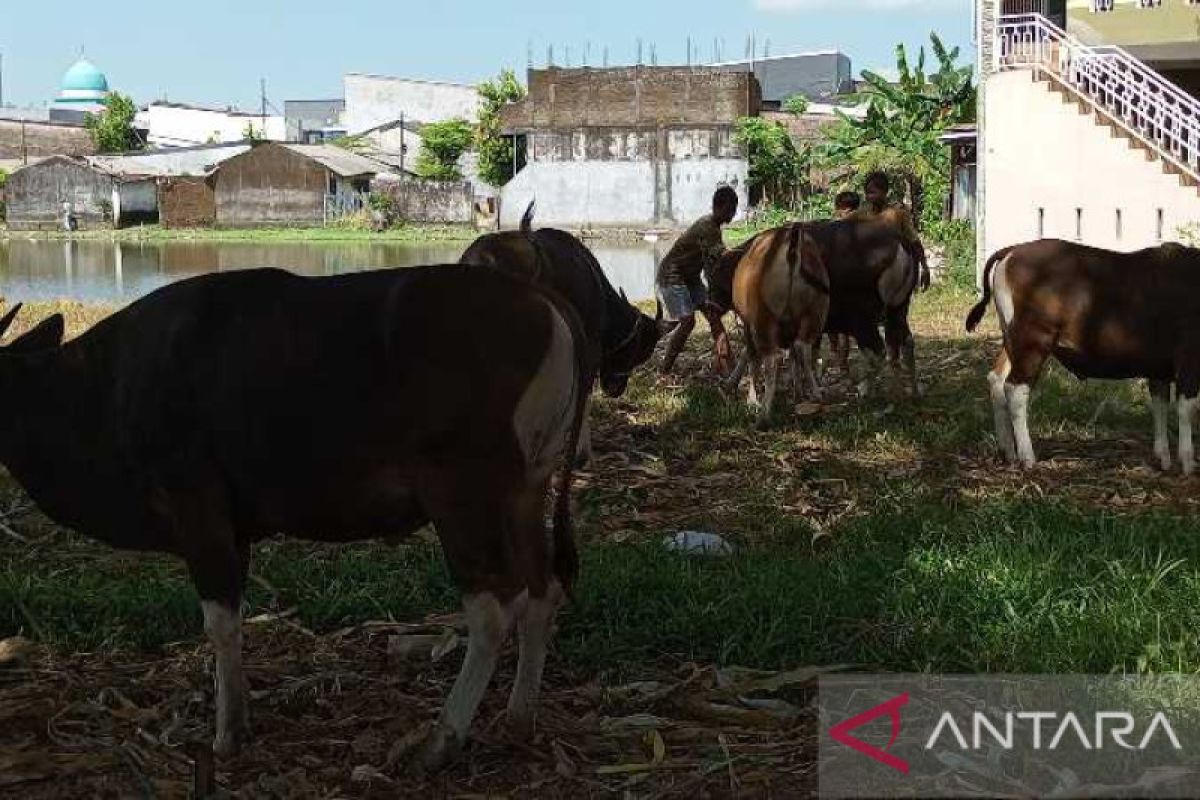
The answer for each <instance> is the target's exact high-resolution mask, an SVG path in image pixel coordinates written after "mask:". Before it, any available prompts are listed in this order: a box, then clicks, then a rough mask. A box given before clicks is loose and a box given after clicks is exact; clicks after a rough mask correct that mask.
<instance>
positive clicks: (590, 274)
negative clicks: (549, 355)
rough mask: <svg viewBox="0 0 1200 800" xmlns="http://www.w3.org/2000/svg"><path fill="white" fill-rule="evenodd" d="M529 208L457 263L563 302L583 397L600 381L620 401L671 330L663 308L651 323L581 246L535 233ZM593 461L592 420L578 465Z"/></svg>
mask: <svg viewBox="0 0 1200 800" xmlns="http://www.w3.org/2000/svg"><path fill="white" fill-rule="evenodd" d="M533 212H534V204H533V203H530V204H529V206H528V207H527V208H526V209H525V214H524V215H523V216H522V217H521V226H520V229H519V230H516V231H504V232H501V233H489V234H486V235H484V236H481V237H479V238H478V239H476V240H475V241H474V242H473V243H472V244H471V245H470V247H468V248H467V249H466V251H465V252H464V253H463V254H462V256H461V257H460V258H459V263H460V264H474V265H478V266H486V267H493V268H497V269H502V270H505V271H508V272H509V273H511V274H514V275H519V276H520V277H522V278H525V279H527V280H530V281H533V282H535V283H537V284H539V285H541V286H543V287H545V288H547V289H550V290H553V291H555V292H557V293H558V294H559V295H561V296H562V297H563V299H565V300H566V301H567V302H568V303H570V304H571V306H572V307H573V308H574V309H575V311H576V312H577V313H578V314H579V317H580V319H581V321H582V325H583V332H584V335H585V338H586V341H587V353H588V364H589V366H588V369H587V371H586V372H585V375H584V382H585V393H586V394H587V395H590V394H591V390H592V387H593V386H594V384H595V383H596V381H597V380H598V381H599V383H600V389H601V391H603V392H604V394H605V395H607V396H608V397H620V396H621V395H623V394H624V393H625V389H626V387H627V386H628V384H629V376H630V375H631V374H632V373H633V371H634V370H635V369H637V368H638V367H639V366H641V365H642V364H644V363H645V362H646V361H648V360H649V359H650V357H651V356H652V355H653V354H654V348H655V347H656V346H657V345H658V340H659V339H660V338H661V337H662V336H663V334H664V333H665V332H666V330H667V327H668V326H667V325H666V323H664V322H663V315H662V305H661V304H658V309H657V314H656V316H655V317H653V318H651V317H649V316H647V315H646V314H643V313H642V312H641V311H639V310H638V309H637V307H636V306H634V305H633V304H632V303H630V302H629V299H628V298H627V297H626V296H625V292H624V291H621V292H618V291H617V290H616V289H614V288H613V285H612V283H610V282H609V280H608V276H606V275H605V274H604V269H603V268H602V267H601V266H600V262H598V261H597V260H596V257H595V256H594V255H593V254H592V251H591V250H589V249H588V248H587V247H586V246H585V245H584V244H583V242H581V241H579V239H577V238H576V237H574V236H572V235H571V234H569V233H567V232H565V231H560V230H557V229H554V228H539V229H538V230H534V229H533ZM590 455H591V435H590V426H589V425H588V415H587V414H586V413H585V415H584V428H583V434H582V436H581V437H580V453H579V460H580V462H581V463H583V462H586V461H587V460H588V458H589V457H590Z"/></svg>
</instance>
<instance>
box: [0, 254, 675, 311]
mask: <svg viewBox="0 0 1200 800" xmlns="http://www.w3.org/2000/svg"><path fill="white" fill-rule="evenodd" d="M466 245H467V243H466V242H429V243H413V242H328V241H325V242H264V243H258V242H244V241H237V242H211V241H167V242H132V241H131V242H114V241H99V240H92V239H79V240H46V239H9V240H3V241H0V295H2V296H3V297H4V298H5V299H6V300H7V301H9V302H18V301H26V300H50V299H59V298H69V299H73V300H80V301H84V302H107V303H123V302H128V301H130V300H134V299H136V298H138V297H140V296H142V295H144V294H146V293H147V292H151V291H153V290H154V289H157V288H158V287H160V286H163V285H164V284H167V283H171V282H173V281H177V280H180V279H182V278H187V277H190V276H192V275H199V274H202V273H206V272H226V271H229V270H237V269H248V268H252V267H281V268H283V269H287V270H290V271H291V272H295V273H297V274H299V275H337V274H341V273H345V272H358V271H361V270H367V269H381V268H384V267H411V266H415V265H419V264H444V263H449V262H453V261H457V260H458V257H459V256H460V255H461V254H462V251H463V250H464V249H465V248H466ZM592 251H593V252H594V253H595V254H596V257H597V258H598V259H599V261H600V263H601V264H602V265H603V267H604V271H605V273H606V274H607V275H608V277H609V280H611V281H612V282H613V284H614V285H615V286H617V287H618V288H620V289H624V290H625V293H626V294H627V295H628V296H629V298H630V299H631V300H646V299H650V298H652V297H653V296H654V270H655V267H656V266H657V264H658V260H659V259H660V258H661V257H662V256H663V255H664V254H665V252H666V249H665V246H664V245H663V244H661V243H659V244H650V243H640V244H601V243H595V244H594V245H593V246H592Z"/></svg>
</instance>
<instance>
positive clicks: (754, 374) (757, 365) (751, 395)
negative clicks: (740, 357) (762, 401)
mask: <svg viewBox="0 0 1200 800" xmlns="http://www.w3.org/2000/svg"><path fill="white" fill-rule="evenodd" d="M746 359H747V360H748V362H749V365H750V386H749V388H748V389H747V390H746V402H747V403H748V404H749V405H750V407H751V408H759V400H758V384H759V382H760V381H762V359H761V354H760V353H759V350H758V345H756V344H755V342H754V337H753V336H751V335H750V333H749V331H747V335H746Z"/></svg>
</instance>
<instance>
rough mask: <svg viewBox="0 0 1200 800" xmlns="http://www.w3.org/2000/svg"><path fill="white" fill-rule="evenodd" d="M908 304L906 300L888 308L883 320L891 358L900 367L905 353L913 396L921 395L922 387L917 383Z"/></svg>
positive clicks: (915, 357)
mask: <svg viewBox="0 0 1200 800" xmlns="http://www.w3.org/2000/svg"><path fill="white" fill-rule="evenodd" d="M908 306H909V303H908V301H905V302H904V304H903V305H901V306H897V307H896V308H889V309H888V310H887V312H886V314H885V316H884V322H883V326H884V334H885V336H886V338H887V346H888V358H889V360H890V361H891V362H892V364H893V365H895V366H897V367H898V366H899V363H900V356H901V355H903V357H904V371H905V372H906V373H907V377H908V384H909V391H910V392H911V393H912V396H913V397H920V396H921V387H920V385H919V384H918V383H917V351H916V344H915V343H914V341H913V335H912V329H911V328H910V327H909V326H908Z"/></svg>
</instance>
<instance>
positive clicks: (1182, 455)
mask: <svg viewBox="0 0 1200 800" xmlns="http://www.w3.org/2000/svg"><path fill="white" fill-rule="evenodd" d="M1177 389H1178V392H1179V466H1180V469H1182V471H1183V474H1184V475H1191V474H1192V472H1194V471H1195V469H1196V458H1195V456H1196V451H1195V449H1194V447H1193V444H1192V421H1193V420H1194V419H1195V418H1196V404H1197V402H1200V398H1198V397H1197V395H1196V394H1195V393H1194V392H1193V393H1192V395H1191V396H1190V397H1188V396H1186V394H1185V389H1184V387H1183V386H1182V385H1180V386H1179V387H1177Z"/></svg>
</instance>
